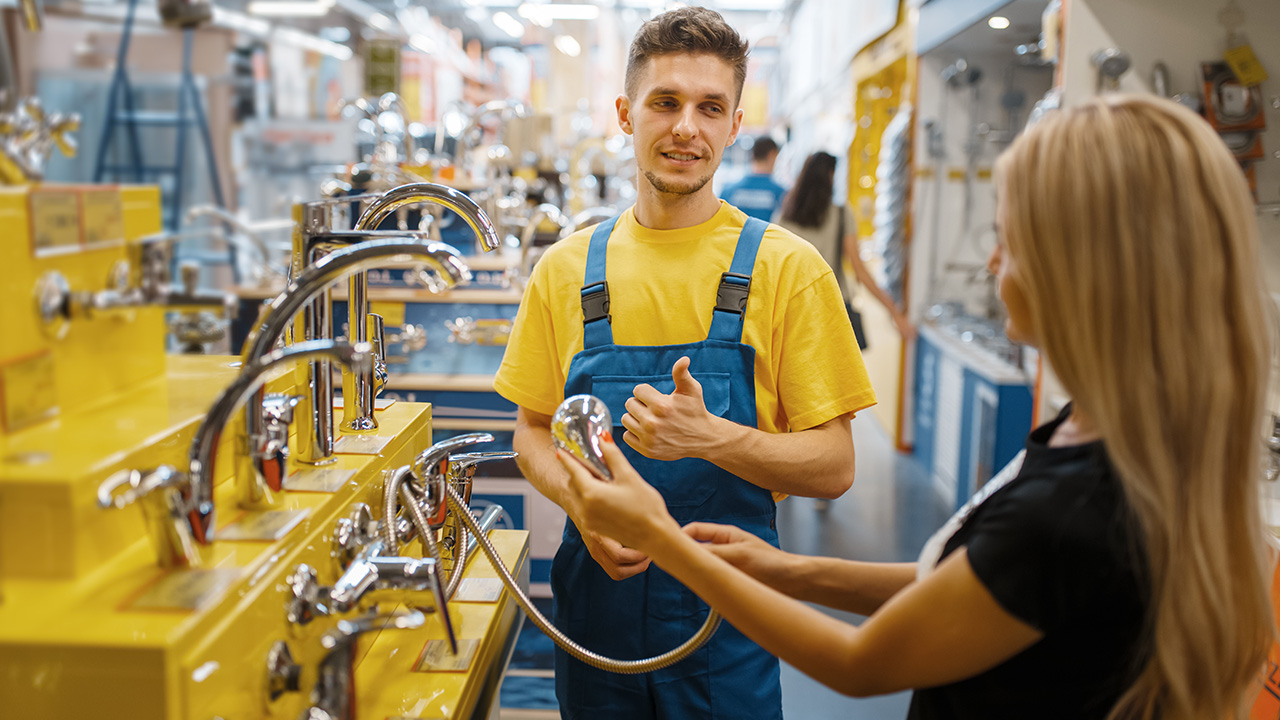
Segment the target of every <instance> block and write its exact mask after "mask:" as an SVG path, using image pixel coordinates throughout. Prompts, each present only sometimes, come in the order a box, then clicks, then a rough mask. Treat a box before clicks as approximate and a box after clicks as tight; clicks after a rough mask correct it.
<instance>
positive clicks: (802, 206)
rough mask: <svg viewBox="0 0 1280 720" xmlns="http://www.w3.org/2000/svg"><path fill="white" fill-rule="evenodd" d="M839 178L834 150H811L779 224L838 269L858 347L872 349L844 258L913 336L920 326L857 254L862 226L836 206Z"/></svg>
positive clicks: (843, 207) (846, 208)
mask: <svg viewBox="0 0 1280 720" xmlns="http://www.w3.org/2000/svg"><path fill="white" fill-rule="evenodd" d="M835 178H836V157H835V156H834V155H832V154H831V153H826V152H821V151H819V152H816V153H814V154H812V155H810V156H809V157H808V158H807V159H805V161H804V166H803V167H802V168H800V176H799V177H797V178H796V184H795V187H793V188H792V189H791V192H789V193H787V196H786V198H785V199H784V200H783V201H782V210H781V213H780V215H779V217H778V218H777V223H778V224H779V225H781V226H782V227H784V228H786V229H788V230H790V231H791V232H793V233H795V234H797V235H799V236H800V237H802V238H804V239H805V240H808V241H809V242H811V243H813V246H814V247H816V248H818V252H820V253H822V259H823V260H826V261H827V264H828V265H830V266H831V269H832V270H834V271H835V273H836V281H837V282H839V283H840V292H841V293H843V294H844V303H845V309H846V310H847V311H848V313H849V322H851V323H853V332H854V334H856V335H857V336H858V347H860V348H862V349H863V350H866V349H867V336H866V332H865V331H864V330H863V328H862V314H861V313H860V312H859V311H858V310H857V308H855V307H854V305H853V295H852V293H851V292H850V290H849V287H848V282H847V281H846V280H845V275H844V262H843V261H844V259H845V258H848V259H849V264H850V265H852V266H853V275H854V277H855V278H857V280H858V284H859V285H862V286H864V287H866V288H867V290H868V291H870V292H871V295H872V296H873V297H875V299H876V300H877V301H879V302H880V304H881V305H883V306H884V309H885V310H888V311H889V315H890V317H892V318H893V324H894V325H896V326H897V327H898V332H900V333H902V335H903V337H910V336H911V335H912V334H913V333H914V332H915V330H914V329H913V328H912V327H911V322H910V321H909V320H907V316H906V314H905V313H904V312H902V310H901V309H899V308H898V305H897V304H896V303H894V301H893V298H891V297H889V293H887V292H885V290H884V288H881V287H880V286H879V285H878V284H877V283H876V281H875V278H874V277H872V276H871V271H870V270H868V269H867V266H866V264H865V263H863V262H862V256H861V255H860V254H859V253H858V226H857V223H856V221H855V220H854V218H853V213H851V212H850V211H849V206H848V205H836V204H834V203H833V202H832V200H831V199H832V193H833V189H834V184H835ZM730 202H732V201H730Z"/></svg>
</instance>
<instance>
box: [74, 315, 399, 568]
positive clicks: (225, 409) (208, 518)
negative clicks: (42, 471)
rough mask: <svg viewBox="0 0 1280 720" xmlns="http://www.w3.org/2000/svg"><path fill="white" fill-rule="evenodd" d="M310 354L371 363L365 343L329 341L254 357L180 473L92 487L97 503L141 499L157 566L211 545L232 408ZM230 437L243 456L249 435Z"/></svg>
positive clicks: (254, 490)
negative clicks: (217, 470) (270, 375)
mask: <svg viewBox="0 0 1280 720" xmlns="http://www.w3.org/2000/svg"><path fill="white" fill-rule="evenodd" d="M316 355H327V356H329V357H331V358H333V359H335V360H337V361H338V362H340V363H342V364H344V365H350V366H355V367H360V366H368V365H372V364H373V354H372V348H370V346H369V345H367V344H366V345H355V346H352V345H348V344H346V343H335V342H333V341H331V340H328V341H314V342H303V343H298V344H296V345H293V346H290V347H287V348H284V349H281V350H273V351H271V352H268V353H263V354H261V355H259V356H256V357H255V358H254V359H253V361H252V362H247V363H245V365H244V367H243V369H242V370H241V371H240V374H239V375H238V376H237V377H236V379H235V381H234V382H232V383H231V385H229V386H228V387H227V389H226V390H223V391H222V394H221V395H220V396H218V399H217V400H216V401H215V402H214V404H213V407H211V408H210V409H209V412H208V414H206V415H205V418H204V421H203V422H201V423H200V427H199V428H198V429H197V430H196V434H195V437H193V438H192V440H191V449H190V451H189V453H188V457H187V470H186V472H182V471H180V470H178V469H177V468H174V467H172V466H169V465H161V466H160V467H157V468H155V469H152V470H147V471H145V472H143V471H138V470H122V471H120V472H117V473H114V474H113V475H111V476H110V477H108V478H107V479H106V481H104V482H103V483H102V485H101V486H100V487H99V488H98V505H99V506H100V507H103V508H108V507H116V508H122V507H125V506H126V505H129V504H131V503H133V502H136V501H141V502H142V505H143V512H144V514H145V515H146V516H147V524H148V526H149V529H150V531H151V532H150V534H151V538H152V542H153V544H154V545H155V549H156V555H157V558H158V560H159V562H160V565H162V566H165V567H170V566H175V565H186V566H195V565H199V564H200V557H199V553H198V550H197V546H198V545H208V544H209V543H211V542H213V529H214V502H213V482H214V476H213V471H214V461H215V453H216V451H217V447H218V438H219V437H220V436H221V435H222V432H223V430H224V428H225V426H226V424H227V422H228V421H229V420H231V418H232V416H233V414H234V413H235V410H236V408H238V407H239V406H240V405H241V404H242V403H244V402H245V401H246V400H248V399H249V398H250V397H251V396H253V395H254V394H255V393H257V392H258V391H259V389H260V388H261V387H262V385H263V383H264V382H266V372H267V371H268V370H270V369H272V368H274V367H277V366H279V365H281V364H285V363H292V362H297V361H298V360H303V359H306V358H310V357H314V356H316ZM259 415H260V413H259V412H258V411H256V410H255V409H254V408H252V407H251V408H250V412H249V413H247V416H249V417H256V416H259ZM234 437H235V439H236V449H237V451H238V453H239V454H244V453H245V452H246V451H247V450H248V448H246V447H245V445H246V444H247V441H248V439H249V438H251V437H252V436H246V435H245V433H244V432H243V431H242V429H241V428H237V429H236V431H235V434H234ZM236 483H237V489H238V491H239V492H240V494H241V497H242V498H243V497H244V496H245V495H247V494H250V495H251V494H258V495H261V494H262V492H263V489H262V488H258V487H257V486H252V485H246V484H245V481H244V480H243V479H242V478H240V477H239V476H237V479H236Z"/></svg>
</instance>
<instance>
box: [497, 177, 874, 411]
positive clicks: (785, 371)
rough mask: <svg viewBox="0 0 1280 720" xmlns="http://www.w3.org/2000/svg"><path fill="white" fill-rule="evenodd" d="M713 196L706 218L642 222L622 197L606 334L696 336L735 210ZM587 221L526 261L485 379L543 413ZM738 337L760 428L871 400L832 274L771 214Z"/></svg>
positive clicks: (655, 339)
mask: <svg viewBox="0 0 1280 720" xmlns="http://www.w3.org/2000/svg"><path fill="white" fill-rule="evenodd" d="M746 218H747V216H746V214H745V213H743V212H742V211H741V210H738V209H737V208H735V207H733V206H732V205H729V204H728V203H725V202H723V201H722V202H721V204H720V210H719V211H718V212H716V214H715V215H714V216H712V218H711V219H710V220H708V221H707V222H704V223H702V224H700V225H695V226H694V227H690V228H681V229H678V230H651V229H649V228H646V227H643V226H641V225H640V223H638V222H637V221H636V217H635V213H634V211H633V209H628V210H627V211H626V212H625V213H623V214H622V217H620V218H618V223H617V226H616V227H615V228H614V230H613V235H612V237H611V238H610V240H609V252H608V259H607V265H606V270H605V272H606V277H607V279H608V282H609V300H610V307H609V313H610V315H612V317H613V325H612V329H613V341H614V343H615V344H617V345H677V344H683V343H693V342H699V341H702V340H706V339H707V333H708V331H709V330H710V328H711V315H712V309H713V308H714V307H715V304H716V289H717V288H718V287H719V284H720V273H722V272H725V271H727V270H728V269H729V264H730V261H731V260H732V259H733V251H734V249H735V248H736V247H737V243H738V235H739V233H741V232H742V226H743V224H744V223H745V222H746ZM593 229H594V228H587V229H585V230H583V231H581V232H577V233H574V234H573V235H571V236H569V237H567V238H565V239H564V240H561V241H560V242H558V243H556V244H555V245H552V246H551V247H550V248H549V249H548V250H547V252H546V254H544V255H543V256H542V259H540V260H539V261H538V264H537V265H536V266H534V270H533V275H532V277H531V278H530V280H529V285H528V287H527V288H526V290H525V295H524V299H523V301H522V302H521V303H520V310H519V313H518V314H517V315H516V320H515V325H514V327H513V328H512V331H511V338H510V340H509V341H508V343H507V349H506V354H505V355H504V356H503V358H502V366H501V367H500V368H499V369H498V374H497V376H496V377H495V378H494V382H493V385H494V389H496V390H497V391H498V394H499V395H501V396H502V397H504V398H506V399H508V400H510V401H511V402H513V403H515V404H517V405H519V406H521V407H525V408H528V409H529V410H532V411H534V412H537V413H541V414H544V415H550V414H552V413H554V412H555V409H556V407H557V406H558V405H559V404H560V401H561V400H563V399H564V385H565V378H566V377H567V374H568V372H569V365H570V363H571V362H572V361H573V357H574V355H576V354H578V353H579V352H582V336H583V329H582V299H581V298H582V296H581V289H582V285H583V281H584V279H585V272H586V265H587V249H588V247H589V245H590V242H591V232H592V230H593ZM742 342H744V343H746V344H748V345H751V346H752V347H754V348H755V350H756V355H755V375H756V377H755V385H756V415H757V423H758V426H759V429H761V430H765V431H767V432H787V431H793V430H794V431H799V430H806V429H808V428H811V427H814V426H817V425H821V424H822V423H824V422H827V421H828V420H831V419H833V418H836V417H839V416H840V415H843V414H845V413H851V412H857V411H859V410H862V409H863V408H866V407H870V406H871V405H874V404H875V402H876V396H875V391H874V390H872V389H871V382H870V380H869V379H868V378H867V370H866V367H865V366H864V365H863V363H862V353H861V352H860V351H859V350H858V343H857V341H856V340H855V339H854V336H853V329H852V327H851V326H850V325H849V319H848V315H847V314H846V312H845V309H844V301H843V299H842V298H841V296H840V288H839V286H838V285H837V284H836V279H835V275H834V274H833V273H832V272H831V268H830V267H829V266H828V265H827V263H826V261H824V260H823V259H822V256H821V255H819V254H818V251H817V250H815V249H814V248H813V246H812V245H810V244H809V243H807V242H805V241H804V240H802V239H800V238H798V237H796V236H795V235H793V234H791V233H790V232H787V231H786V230H783V229H782V228H780V227H778V226H776V225H770V226H769V230H768V231H767V232H766V233H765V235H764V240H763V241H762V242H761V243H760V251H759V254H758V255H757V256H756V264H755V267H754V269H753V270H752V278H751V293H750V296H749V298H748V300H747V312H746V322H745V325H744V328H743V334H742Z"/></svg>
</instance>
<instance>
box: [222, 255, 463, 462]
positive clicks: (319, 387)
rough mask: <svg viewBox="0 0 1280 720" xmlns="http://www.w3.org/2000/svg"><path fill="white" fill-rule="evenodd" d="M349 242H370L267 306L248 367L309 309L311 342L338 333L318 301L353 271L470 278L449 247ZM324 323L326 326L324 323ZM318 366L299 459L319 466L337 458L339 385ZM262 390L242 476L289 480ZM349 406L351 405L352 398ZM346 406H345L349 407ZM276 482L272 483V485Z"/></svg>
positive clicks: (247, 353) (250, 419) (328, 258)
mask: <svg viewBox="0 0 1280 720" xmlns="http://www.w3.org/2000/svg"><path fill="white" fill-rule="evenodd" d="M327 237H329V236H326V235H316V236H314V239H315V240H317V244H318V245H320V244H324V242H325V240H326V238H327ZM338 237H340V238H342V239H344V240H346V241H350V240H351V238H352V237H359V238H360V239H366V238H373V239H369V240H368V241H367V242H362V243H357V244H353V245H348V246H346V247H342V248H341V249H337V250H334V251H332V252H330V253H329V254H328V255H325V256H324V257H323V258H321V259H320V260H319V261H318V262H316V263H315V264H314V265H312V266H310V267H308V268H307V269H305V270H303V271H302V273H301V274H299V275H298V276H297V277H296V278H295V279H294V281H293V282H292V283H290V285H289V287H288V288H286V289H285V291H284V292H282V293H280V295H278V296H276V299H275V300H273V301H271V304H270V305H269V306H268V308H267V312H266V314H265V315H264V316H263V317H262V320H261V321H260V322H259V324H258V325H257V326H256V327H255V328H254V329H253V331H252V332H250V333H249V337H248V338H246V340H245V344H244V359H245V362H246V364H247V363H248V362H250V361H252V360H253V359H254V358H258V357H262V356H263V355H266V354H268V353H269V352H271V350H272V348H274V347H275V346H276V343H277V342H278V341H279V340H280V339H281V337H283V336H284V333H285V330H286V329H288V328H289V327H291V326H292V324H293V320H294V317H295V316H296V315H297V314H298V312H299V311H302V310H305V311H306V312H305V313H304V316H303V324H304V332H305V333H306V336H307V338H306V339H307V340H311V339H313V338H314V337H315V336H319V335H321V334H325V331H326V329H327V331H328V332H332V325H331V324H329V323H328V313H327V312H326V313H324V314H323V315H321V314H320V313H319V312H318V311H317V300H325V299H326V298H327V297H328V290H329V287H330V286H331V285H332V284H333V283H335V282H337V281H339V280H341V279H343V278H345V277H347V276H348V275H350V274H352V273H359V274H363V273H364V272H365V271H368V270H371V269H373V268H376V267H380V266H382V265H385V264H387V263H419V264H421V265H425V266H429V267H430V268H432V269H433V270H435V272H436V273H437V274H438V275H439V276H441V277H443V278H445V279H446V282H448V283H449V284H453V283H457V282H460V281H462V280H463V279H465V278H467V277H469V276H470V273H469V271H468V270H467V266H466V264H465V263H464V262H463V260H462V257H461V256H460V255H459V254H458V251H457V250H455V249H453V248H452V247H451V246H449V245H446V244H444V243H430V242H429V243H421V242H417V241H415V240H413V239H411V238H379V237H378V236H376V235H368V234H364V235H355V236H353V235H352V234H351V233H344V234H341V235H340V236H338ZM367 311H368V306H367V300H366V301H365V303H362V304H361V305H360V306H359V307H358V309H357V310H356V311H353V313H352V316H351V317H352V322H351V326H352V327H353V328H354V327H356V326H358V325H362V324H363V323H359V322H357V321H356V318H361V317H363V315H361V314H356V312H360V313H367ZM321 319H323V320H324V322H320V320H321ZM316 365H317V364H316V363H315V362H312V363H309V368H308V369H309V377H308V387H307V389H306V393H305V394H306V397H305V399H304V400H303V401H302V402H301V403H299V404H298V411H299V413H300V416H301V417H302V418H304V419H305V420H306V422H302V423H299V425H298V429H297V438H296V440H295V447H296V448H297V450H298V451H299V453H303V454H304V457H302V458H298V457H296V456H295V459H297V460H299V461H300V462H306V463H311V464H318V462H325V461H326V460H324V459H323V457H320V453H321V452H323V453H324V456H327V457H328V458H330V459H332V456H333V385H332V377H331V376H330V375H329V374H328V373H329V366H328V361H324V362H323V363H321V366H322V369H321V370H317V368H316ZM373 365H374V363H373V362H370V363H368V364H365V365H362V366H360V367H359V368H358V369H359V371H360V374H361V376H362V377H372V372H373ZM262 394H263V393H262V390H261V389H259V390H258V396H257V398H256V399H255V400H254V401H253V402H252V403H250V404H249V405H248V406H246V408H245V418H244V420H245V431H246V433H247V435H248V437H249V439H250V446H251V447H253V448H254V452H251V453H250V454H249V455H248V456H247V457H245V458H243V461H244V465H241V466H240V468H238V472H240V473H243V474H245V475H247V476H249V477H252V478H254V479H255V481H257V482H263V483H268V484H270V483H274V482H275V481H276V480H277V479H282V477H283V466H282V462H281V459H280V458H278V457H273V456H272V454H271V453H269V452H266V451H267V450H268V449H269V448H266V447H263V439H264V438H265V437H266V436H267V435H268V433H267V432H266V431H265V429H264V422H263V418H262V414H261V412H259V411H258V409H259V408H260V407H261V400H262ZM347 402H351V399H350V398H349V399H348V401H347ZM344 404H345V403H344ZM269 481H270V482H269Z"/></svg>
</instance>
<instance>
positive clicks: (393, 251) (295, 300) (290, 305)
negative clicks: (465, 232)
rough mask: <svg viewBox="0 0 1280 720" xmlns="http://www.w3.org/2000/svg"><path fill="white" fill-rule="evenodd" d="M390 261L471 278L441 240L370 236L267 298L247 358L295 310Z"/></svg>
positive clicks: (452, 278) (265, 345)
mask: <svg viewBox="0 0 1280 720" xmlns="http://www.w3.org/2000/svg"><path fill="white" fill-rule="evenodd" d="M389 263H419V264H421V265H425V266H428V267H430V268H431V269H432V270H435V271H436V272H437V273H438V274H439V275H441V276H442V277H444V278H445V279H446V282H448V283H449V284H450V285H452V284H455V283H460V282H463V281H464V280H469V279H470V278H471V271H470V270H468V269H467V264H466V262H465V261H463V259H462V256H461V255H460V254H458V251H457V250H455V249H454V248H453V246H451V245H446V244H445V243H438V242H426V243H423V242H418V241H416V240H412V239H407V238H390V239H386V240H370V241H368V242H362V243H359V244H357V245H350V246H347V247H344V248H341V249H339V250H335V251H334V252H332V253H330V254H328V255H326V256H325V257H324V258H323V259H321V260H320V261H319V262H317V263H316V264H314V265H312V266H311V267H309V268H307V269H306V270H303V271H302V272H301V273H300V274H299V275H298V276H297V277H296V278H295V279H294V281H293V282H292V283H290V284H289V287H287V288H285V289H284V291H283V292H281V293H280V294H279V295H277V296H276V299H275V300H272V301H271V304H270V306H268V308H267V312H266V315H265V316H264V317H263V318H262V322H261V323H260V324H259V325H258V326H257V327H256V328H254V329H253V331H252V332H251V333H249V337H248V338H247V339H246V340H245V344H244V348H245V349H244V355H243V358H244V360H245V362H250V361H252V360H254V359H256V358H259V357H262V356H264V355H266V354H267V353H268V352H270V350H271V348H273V347H275V345H276V343H277V342H278V341H279V340H280V337H281V336H282V335H284V331H285V329H287V328H288V327H289V325H290V323H292V322H293V318H294V316H295V315H297V314H298V311H299V310H301V309H302V308H303V307H304V306H305V305H306V304H307V303H308V302H309V301H311V300H313V299H315V297H316V296H317V295H319V294H320V293H321V292H323V291H324V290H325V289H326V288H328V287H329V286H330V285H332V284H333V283H335V282H337V281H339V280H341V279H343V278H344V277H346V276H348V275H351V274H353V273H357V272H363V271H366V270H371V269H373V268H376V267H381V266H383V265H387V264H389ZM353 324H354V323H353Z"/></svg>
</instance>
